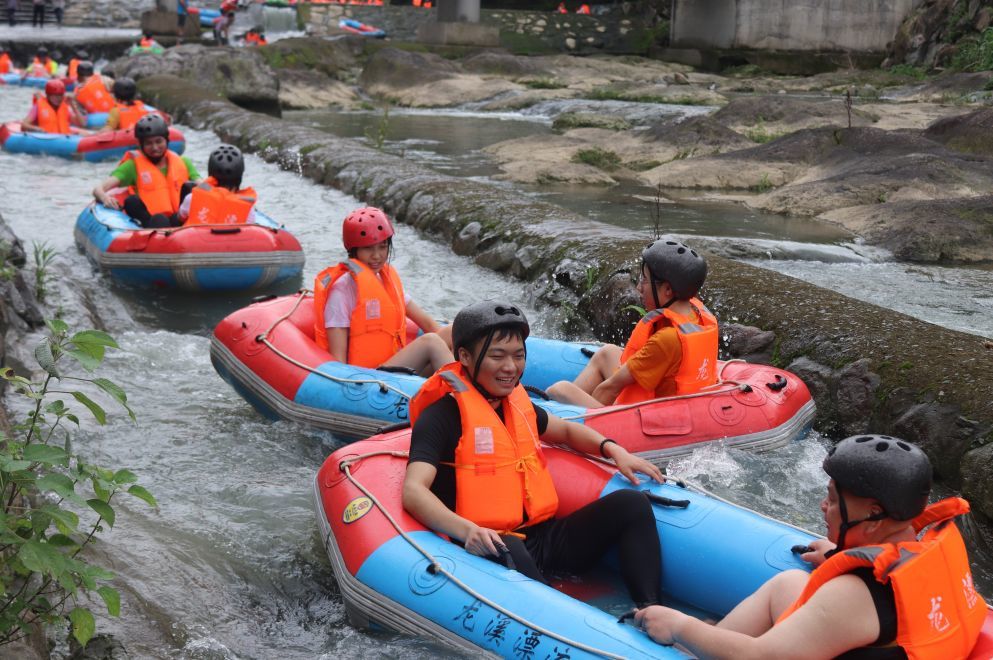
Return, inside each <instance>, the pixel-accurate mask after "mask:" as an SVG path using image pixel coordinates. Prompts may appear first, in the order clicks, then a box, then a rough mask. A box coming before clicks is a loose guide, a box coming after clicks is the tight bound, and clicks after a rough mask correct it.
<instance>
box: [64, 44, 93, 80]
mask: <svg viewBox="0 0 993 660" xmlns="http://www.w3.org/2000/svg"><path fill="white" fill-rule="evenodd" d="M89 60H90V54H89V53H87V52H86V51H85V50H82V49H80V50H77V51H76V56H75V57H73V58H71V59H70V60H69V64H68V65H67V66H66V77H67V78H72V79H73V80H76V79H77V78H79V64H80V62H88V61H89Z"/></svg>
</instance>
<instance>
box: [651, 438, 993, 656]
mask: <svg viewBox="0 0 993 660" xmlns="http://www.w3.org/2000/svg"><path fill="white" fill-rule="evenodd" d="M823 467H824V471H825V472H826V473H827V475H828V477H830V480H829V481H828V485H827V495H826V497H825V498H824V500H823V501H822V502H821V512H822V513H823V515H824V522H825V524H826V525H827V537H828V538H827V539H818V540H816V541H813V542H811V544H810V546H809V547H807V548H803V550H804V552H803V554H802V555H801V558H802V559H804V560H805V561H807V562H809V563H811V564H813V565H814V566H815V567H816V568H815V569H814V571H813V573H809V574H808V573H807V572H806V571H803V570H799V569H794V570H790V571H784V572H783V573H780V574H779V575H777V576H775V577H773V578H772V579H770V580H769V581H768V582H766V583H765V584H764V585H762V587H760V588H759V589H758V590H757V591H756V592H755V593H753V594H752V595H751V596H749V597H748V598H746V599H745V600H743V601H742V602H741V603H739V604H738V606H737V607H735V608H734V609H733V610H732V611H731V612H730V613H729V614H728V615H727V616H726V617H724V619H723V620H721V621H720V622H719V623H717V624H716V625H711V624H709V623H704V622H703V621H701V620H699V619H696V618H694V617H691V616H689V615H687V614H683V613H682V612H678V611H676V610H673V609H670V608H668V607H661V606H654V607H648V608H645V609H642V610H640V611H639V612H638V613H637V614H636V616H635V620H636V621H637V622H638V623H639V624H640V625H641V626H642V627H643V628H644V629H645V631H646V632H647V633H648V634H649V635H650V636H651V637H652V639H654V640H655V641H657V642H659V643H660V644H666V645H672V644H678V645H680V646H682V647H683V648H684V649H686V650H687V651H688V652H689V654H690V655H692V656H693V657H696V658H705V659H708V658H853V659H854V658H860V659H863V660H895V659H897V658H907V657H910V658H935V659H937V658H941V659H944V658H967V657H969V656H970V652H971V651H972V649H973V647H974V646H975V644H976V641H977V640H978V639H979V635H980V633H981V631H982V628H983V624H984V623H985V621H986V613H987V606H986V603H985V602H984V601H983V599H982V597H980V595H979V594H978V593H977V592H976V588H975V583H974V581H973V577H972V571H971V570H970V568H969V557H968V554H967V553H966V549H965V543H964V542H963V540H962V536H961V534H960V533H959V531H958V528H957V527H956V525H955V523H954V522H952V521H953V520H954V519H955V518H956V517H958V516H960V515H962V514H965V513H968V511H969V503H968V502H966V501H965V500H963V499H961V498H958V497H949V498H946V499H944V500H941V501H939V502H935V503H934V504H931V505H930V506H929V505H928V495H929V494H930V491H931V463H930V461H929V460H928V457H927V455H926V454H925V453H924V452H923V451H921V450H920V448H918V447H916V446H915V445H913V444H911V443H909V442H906V441H904V440H900V439H899V438H893V437H890V436H883V435H861V436H853V437H850V438H846V439H845V440H842V441H841V442H840V443H838V444H837V445H836V446H835V447H834V448H832V450H831V451H830V452H829V453H828V455H827V458H825V459H824V465H823ZM925 529H927V531H924V530H925ZM729 541H730V540H729Z"/></svg>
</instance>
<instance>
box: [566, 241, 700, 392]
mask: <svg viewBox="0 0 993 660" xmlns="http://www.w3.org/2000/svg"><path fill="white" fill-rule="evenodd" d="M706 279H707V262H706V261H704V259H703V257H701V256H700V255H699V254H697V253H696V251H695V250H693V249H691V248H689V247H687V246H686V245H684V244H683V243H681V242H679V241H675V240H669V239H666V238H660V239H659V240H657V241H655V242H654V243H652V244H651V245H649V246H648V247H647V248H646V249H645V251H644V252H642V254H641V270H640V277H639V279H638V293H639V294H640V295H641V300H642V303H643V304H644V305H645V309H647V310H649V312H648V313H647V314H645V316H644V317H643V318H642V319H641V321H639V322H638V324H637V325H636V326H635V328H634V331H632V333H631V336H630V337H629V338H628V342H627V345H625V347H624V349H623V351H622V350H621V348H620V347H619V346H615V345H614V344H605V345H604V346H601V347H600V349H599V350H597V352H596V353H595V354H594V355H593V358H592V359H591V360H590V362H589V364H587V365H586V367H585V368H584V369H583V371H582V372H580V374H579V376H578V377H577V378H576V380H575V381H573V382H571V383H570V382H568V381H559V382H557V383H555V384H553V385H552V386H551V387H549V388H548V395H549V396H550V397H552V398H553V399H555V400H556V401H562V402H565V403H572V404H575V405H580V406H585V407H587V408H598V407H600V406H609V405H612V404H626V403H637V402H639V401H648V400H651V399H655V398H659V397H667V396H673V395H677V394H692V393H694V392H699V391H700V390H702V389H704V388H706V387H709V386H711V385H714V384H715V383H716V382H717V344H718V334H717V319H716V318H714V315H713V314H711V313H710V311H709V310H708V309H707V308H706V307H704V305H703V303H702V302H700V300H699V299H698V298H697V297H696V295H697V292H699V291H700V287H702V286H703V283H704V280H706Z"/></svg>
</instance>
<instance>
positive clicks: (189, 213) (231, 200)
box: [179, 144, 258, 225]
mask: <svg viewBox="0 0 993 660" xmlns="http://www.w3.org/2000/svg"><path fill="white" fill-rule="evenodd" d="M244 175H245V157H244V156H243V155H242V153H241V150H240V149H238V147H235V146H233V145H230V144H222V145H221V146H219V147H217V148H216V149H214V150H213V151H212V152H211V153H210V158H209V159H208V160H207V178H206V179H205V180H204V182H203V183H201V184H199V185H198V186H197V187H196V188H194V189H193V191H192V192H191V193H190V194H189V195H187V196H186V199H184V200H183V203H182V204H180V205H179V219H180V220H181V221H182V222H183V224H186V225H197V224H200V225H220V224H245V223H253V222H255V202H256V201H258V195H257V194H256V193H255V190H254V189H252V188H242V187H241V180H242V177H243V176H244Z"/></svg>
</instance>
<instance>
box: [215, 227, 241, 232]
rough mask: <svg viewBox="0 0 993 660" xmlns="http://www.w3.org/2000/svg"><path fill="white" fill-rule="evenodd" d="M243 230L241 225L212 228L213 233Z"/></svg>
mask: <svg viewBox="0 0 993 660" xmlns="http://www.w3.org/2000/svg"><path fill="white" fill-rule="evenodd" d="M240 232H241V227H213V228H211V230H210V233H211V234H238V233H240Z"/></svg>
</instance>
